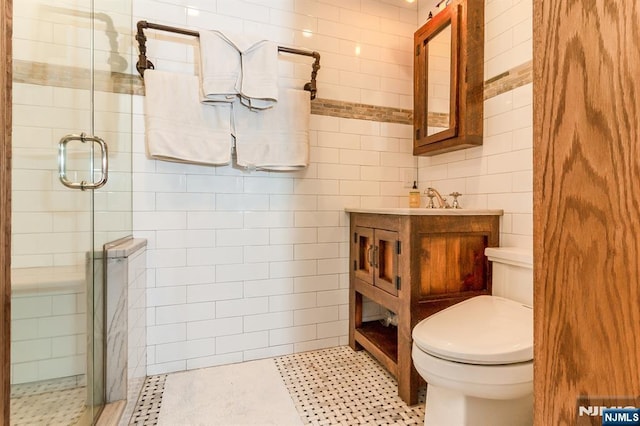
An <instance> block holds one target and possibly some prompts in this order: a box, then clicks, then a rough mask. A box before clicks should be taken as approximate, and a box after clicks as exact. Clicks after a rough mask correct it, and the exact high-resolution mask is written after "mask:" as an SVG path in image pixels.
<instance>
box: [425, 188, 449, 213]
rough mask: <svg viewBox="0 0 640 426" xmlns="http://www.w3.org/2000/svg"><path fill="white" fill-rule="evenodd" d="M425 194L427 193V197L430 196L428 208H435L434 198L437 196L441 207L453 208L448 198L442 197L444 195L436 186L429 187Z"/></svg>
mask: <svg viewBox="0 0 640 426" xmlns="http://www.w3.org/2000/svg"><path fill="white" fill-rule="evenodd" d="M425 194H427V197H429V202H428V203H427V208H428V209H435V208H436V206H435V203H434V202H433V199H434V198H435V199H436V200H437V201H438V207H437V208H440V209H449V208H451V206H450V205H449V203H447V199H446V198H442V195H440V193H439V192H438V191H437V190H436V189H435V188H431V187H429V188H427V190H426V191H425Z"/></svg>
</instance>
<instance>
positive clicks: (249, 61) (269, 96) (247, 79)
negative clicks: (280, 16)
mask: <svg viewBox="0 0 640 426" xmlns="http://www.w3.org/2000/svg"><path fill="white" fill-rule="evenodd" d="M241 58H242V85H241V88H240V95H241V96H242V103H243V104H245V105H247V106H249V107H250V108H256V109H266V108H271V107H273V106H274V104H275V103H276V102H277V101H278V45H277V44H275V43H274V42H272V41H266V40H263V41H259V42H257V43H255V44H253V45H252V46H251V47H249V48H248V49H245V50H242V54H241Z"/></svg>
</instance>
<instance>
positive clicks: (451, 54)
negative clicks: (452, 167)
mask: <svg viewBox="0 0 640 426" xmlns="http://www.w3.org/2000/svg"><path fill="white" fill-rule="evenodd" d="M443 1H447V0H443ZM414 45H415V59H414V93H413V96H414V144H413V153H414V155H435V154H440V153H443V152H449V151H455V150H458V149H463V148H468V147H472V146H476V145H482V127H483V123H482V121H483V90H484V0H449V4H448V5H447V6H446V7H444V9H443V10H441V11H440V12H439V13H437V14H436V15H435V16H434V17H432V18H431V19H429V20H428V21H427V23H426V24H424V25H423V26H422V27H421V28H420V29H419V30H418V31H416V33H415V34H414Z"/></svg>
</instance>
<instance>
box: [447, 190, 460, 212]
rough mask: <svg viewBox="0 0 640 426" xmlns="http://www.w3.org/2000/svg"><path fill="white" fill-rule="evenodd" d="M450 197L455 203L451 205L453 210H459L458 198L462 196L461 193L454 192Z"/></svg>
mask: <svg viewBox="0 0 640 426" xmlns="http://www.w3.org/2000/svg"><path fill="white" fill-rule="evenodd" d="M449 195H450V196H452V197H453V203H451V208H453V209H459V208H460V203H458V197H459V196H461V195H462V194H461V193H459V192H458V191H456V192H452V193H451V194H449Z"/></svg>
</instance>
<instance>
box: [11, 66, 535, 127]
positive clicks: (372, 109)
mask: <svg viewBox="0 0 640 426" xmlns="http://www.w3.org/2000/svg"><path fill="white" fill-rule="evenodd" d="M13 81H14V82H16V83H27V84H38V85H46V86H55V87H64V88H71V89H85V90H87V89H89V87H90V84H91V81H90V74H89V70H88V69H84V68H77V67H68V66H63V65H52V64H45V63H40V62H28V61H20V60H16V61H14V63H13ZM532 81H533V66H532V61H528V62H525V63H524V64H521V65H518V66H517V67H514V68H512V69H510V70H508V71H505V72H503V73H502V74H498V75H497V76H495V77H492V78H490V79H489V80H486V81H485V82H484V99H485V100H487V99H490V98H493V97H495V96H498V95H500V94H502V93H505V92H508V91H511V90H513V89H515V88H517V87H520V86H523V85H525V84H528V83H531V82H532ZM94 85H95V89H96V90H98V91H101V92H111V93H122V94H133V95H144V84H143V82H142V78H140V77H139V76H138V75H132V74H124V73H117V72H108V71H96V73H95V79H94ZM321 91H322V88H320V92H321ZM311 114H315V115H326V116H330V117H341V118H353V119H358V120H370V121H378V122H384V123H399V124H413V110H410V109H402V108H392V107H384V106H377V105H368V104H361V103H357V102H346V101H338V100H333V99H322V98H316V99H315V100H314V101H312V102H311Z"/></svg>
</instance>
